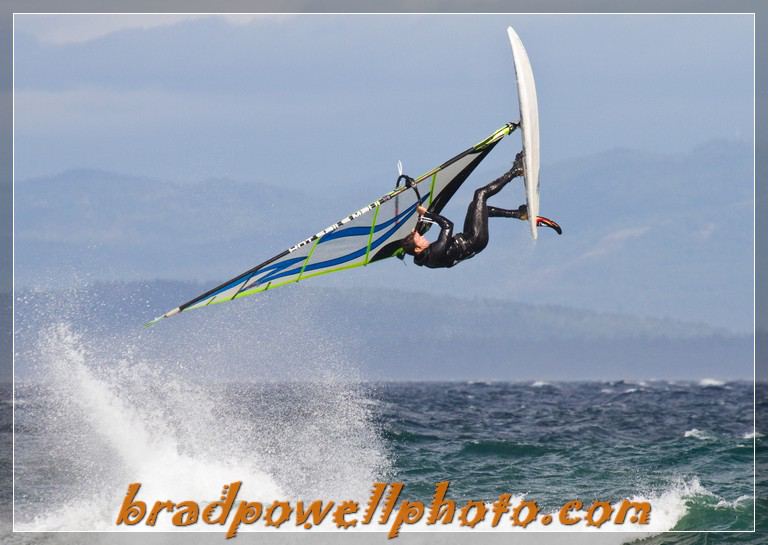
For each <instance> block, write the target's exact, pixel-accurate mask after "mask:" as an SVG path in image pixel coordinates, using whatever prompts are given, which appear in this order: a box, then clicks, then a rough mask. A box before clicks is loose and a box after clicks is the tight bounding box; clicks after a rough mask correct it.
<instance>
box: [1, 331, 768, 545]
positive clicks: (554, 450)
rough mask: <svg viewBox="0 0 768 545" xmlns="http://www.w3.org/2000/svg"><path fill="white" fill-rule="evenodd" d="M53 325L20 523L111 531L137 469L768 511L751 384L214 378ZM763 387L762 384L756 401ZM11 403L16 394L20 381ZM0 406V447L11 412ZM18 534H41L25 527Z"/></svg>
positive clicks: (164, 491) (671, 509)
mask: <svg viewBox="0 0 768 545" xmlns="http://www.w3.org/2000/svg"><path fill="white" fill-rule="evenodd" d="M53 337H55V338H53V339H51V345H50V347H51V352H50V353H49V360H48V362H47V363H46V365H47V367H46V373H44V374H43V376H47V378H48V379H50V380H48V381H20V382H18V383H17V384H16V392H15V407H14V409H15V445H14V446H15V449H14V456H15V481H14V492H15V504H14V505H13V515H14V518H15V529H16V530H21V531H26V532H45V531H62V530H65V531H90V530H98V531H111V530H114V529H115V524H114V523H115V516H116V513H117V511H118V509H119V507H120V504H121V502H122V499H123V496H124V495H125V493H126V488H127V485H128V484H129V483H132V482H141V483H142V490H141V497H142V498H144V499H146V500H148V501H154V500H166V499H171V500H174V501H181V500H190V499H195V500H198V501H203V502H204V501H212V500H215V499H218V496H219V494H220V492H221V488H222V485H224V484H227V483H230V482H233V481H242V483H243V485H242V489H241V491H240V496H239V498H240V499H248V500H250V501H273V500H275V499H279V498H293V499H305V500H314V499H328V500H342V499H344V500H346V499H353V500H357V501H360V502H365V500H366V498H368V497H369V495H370V492H371V487H372V484H373V483H374V482H379V481H381V482H387V483H394V482H402V483H403V484H404V488H403V492H402V494H401V499H407V500H409V501H421V502H424V503H426V504H428V503H429V502H430V501H431V500H432V497H433V495H434V494H435V485H436V483H438V482H443V481H448V482H449V483H450V485H449V491H448V495H447V496H448V497H449V498H451V499H453V500H455V501H456V502H457V504H459V505H462V504H463V503H465V502H467V501H470V500H477V501H482V502H486V504H489V503H490V502H493V501H494V500H495V499H496V498H498V496H499V495H500V494H502V493H508V494H510V495H511V496H512V497H513V498H517V499H522V498H527V499H532V500H535V501H536V503H537V505H538V506H539V507H540V508H541V512H542V513H552V514H554V515H555V516H556V513H557V511H558V509H559V508H560V507H561V506H562V505H563V504H565V503H566V502H568V501H570V500H574V499H579V500H581V501H583V503H584V505H585V506H586V505H589V504H590V503H591V502H593V501H608V502H610V503H615V502H618V501H620V500H622V499H624V498H632V499H633V500H635V501H647V502H649V503H650V505H651V516H650V524H649V525H648V526H647V532H648V533H649V534H657V535H656V536H655V537H647V536H644V537H642V538H639V537H638V536H635V535H632V534H627V535H623V536H621V535H619V536H618V537H615V540H614V541H613V542H616V543H630V542H635V541H637V542H640V543H685V544H687V543H754V544H758V543H762V541H761V540H760V536H758V535H756V534H753V533H744V534H731V533H717V534H692V533H672V534H669V533H667V534H662V533H661V532H666V531H704V530H706V531H729V532H733V531H750V530H752V529H753V526H754V523H755V520H754V514H755V512H757V517H758V524H759V525H760V524H764V523H765V522H766V513H767V510H766V503H765V500H760V502H759V503H758V504H757V505H756V504H755V500H754V459H755V458H754V457H755V455H757V456H758V458H760V459H762V457H764V455H765V450H766V443H765V437H764V436H763V435H761V434H760V433H755V430H754V428H753V417H754V411H753V386H752V384H751V383H747V382H724V381H716V380H699V381H632V382H631V381H603V382H596V381H591V382H578V381H573V382H541V381H539V382H531V381H526V382H485V381H478V382H471V381H470V382H441V381H439V377H435V380H434V381H424V382H380V383H370V382H364V381H354V380H345V377H346V375H344V376H340V375H339V374H338V373H333V372H328V373H327V374H325V375H323V374H320V375H313V376H312V379H313V380H311V381H306V380H302V377H301V376H297V377H295V378H296V380H292V381H285V380H281V381H274V382H270V381H263V382H258V383H254V382H249V381H248V379H247V377H243V380H242V381H241V382H238V383H232V382H227V383H210V382H201V381H196V380H193V379H191V378H185V377H186V373H185V371H184V367H183V364H182V363H179V364H178V366H177V367H175V368H162V367H158V366H153V365H152V364H151V362H147V361H144V360H141V361H133V360H131V359H130V358H128V357H125V358H123V359H120V360H116V361H112V362H110V363H109V364H105V363H104V362H103V361H101V360H96V359H91V358H92V354H91V352H90V351H89V349H88V346H87V344H86V343H85V342H84V341H83V339H82V338H81V337H80V336H78V335H76V334H74V333H73V332H72V331H70V330H68V329H66V328H60V329H59V330H58V333H57V334H55V335H53ZM468 364H469V362H468ZM563 365H564V366H565V367H567V362H563ZM767 399H768V396H766V386H765V385H764V384H759V385H758V389H757V400H758V405H757V410H758V411H760V412H761V414H762V413H763V412H765V411H766V409H768V402H767V401H766V400H767ZM2 403H3V406H4V408H6V409H8V408H10V407H11V389H10V385H6V386H5V387H4V388H3V389H2ZM2 418H3V420H2V422H1V423H0V430H1V431H2V440H3V446H4V450H5V451H6V452H7V451H8V450H9V447H10V442H11V437H12V434H11V431H12V429H13V427H12V425H11V421H10V420H9V419H10V411H8V410H4V411H2ZM4 463H5V464H6V465H5V466H4V469H8V466H7V461H6V460H4ZM3 474H4V475H6V471H4V472H3ZM761 484H762V485H765V484H768V483H765V482H762V483H761ZM6 490H7V489H6V487H3V495H2V497H1V501H2V503H3V510H4V511H7V510H9V509H10V508H11V506H10V502H11V497H10V494H9V493H6ZM160 527H162V525H161V524H158V528H160ZM137 528H138V529H140V530H144V531H146V530H148V529H149V530H151V528H147V527H146V526H143V525H141V527H138V526H137ZM603 528H604V529H608V526H604V527H603ZM166 529H167V526H166ZM540 529H543V528H540ZM576 529H577V530H581V529H583V528H581V527H579V528H576ZM214 530H218V527H216V528H214ZM411 530H413V531H418V530H419V527H418V525H414V527H413V528H412V529H410V528H408V527H407V526H406V527H405V528H404V529H403V530H402V533H403V535H405V534H408V533H409V531H411ZM644 530H645V529H644ZM207 531H210V529H207ZM245 531H248V529H245V530H244V532H245ZM529 531H530V529H529ZM222 534H223V530H222ZM25 535H28V536H33V535H38V534H18V536H19V537H18V539H20V540H21V541H19V542H23V543H26V542H27V541H24V540H23V539H24V536H25ZM59 535H71V534H59ZM91 535H95V534H91ZM222 539H223V535H222ZM638 539H639V541H638ZM540 542H542V543H546V541H543V540H542V541H540Z"/></svg>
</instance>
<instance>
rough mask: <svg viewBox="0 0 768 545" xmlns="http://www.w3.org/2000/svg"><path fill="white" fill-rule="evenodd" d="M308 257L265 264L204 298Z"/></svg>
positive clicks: (214, 295)
mask: <svg viewBox="0 0 768 545" xmlns="http://www.w3.org/2000/svg"><path fill="white" fill-rule="evenodd" d="M306 258H307V257H306V256H302V257H294V258H291V259H286V260H285V261H280V262H278V263H273V264H271V265H267V266H265V267H263V268H261V269H259V270H257V271H253V272H252V273H251V274H250V275H248V277H247V279H246V277H242V278H238V279H237V280H234V281H232V282H230V283H229V284H227V285H226V286H222V287H221V289H219V290H217V291H216V292H215V293H212V294H210V295H209V296H208V297H206V298H205V299H204V300H208V299H210V298H211V297H216V296H218V295H220V294H222V293H224V292H225V291H227V290H230V289H232V288H234V287H235V286H239V285H240V284H242V283H243V282H247V281H248V280H250V279H251V278H253V277H254V276H256V275H257V274H262V273H265V272H267V271H273V273H272V274H274V273H275V272H278V271H281V270H282V269H285V268H286V267H289V266H291V265H294V264H296V263H298V262H300V261H304V260H305V259H306ZM201 302H202V301H198V302H197V303H195V304H199V303H201Z"/></svg>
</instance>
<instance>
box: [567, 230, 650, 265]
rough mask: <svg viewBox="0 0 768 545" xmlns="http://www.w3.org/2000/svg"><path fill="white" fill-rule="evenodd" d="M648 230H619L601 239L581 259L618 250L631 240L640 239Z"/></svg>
mask: <svg viewBox="0 0 768 545" xmlns="http://www.w3.org/2000/svg"><path fill="white" fill-rule="evenodd" d="M649 230H650V226H645V227H632V228H629V229H620V230H618V231H614V232H613V233H610V234H608V235H606V236H604V237H603V238H601V239H600V240H599V241H598V242H597V244H596V245H595V247H594V248H592V249H591V250H590V251H588V252H586V253H585V254H584V255H582V258H583V259H587V258H591V257H599V256H603V255H606V254H610V253H612V252H615V251H618V250H620V249H621V248H622V247H623V246H624V244H625V243H626V242H627V241H629V240H632V239H636V238H640V237H642V236H643V235H645V233H647V232H648V231H649Z"/></svg>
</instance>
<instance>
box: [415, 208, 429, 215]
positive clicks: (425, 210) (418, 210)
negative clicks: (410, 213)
mask: <svg viewBox="0 0 768 545" xmlns="http://www.w3.org/2000/svg"><path fill="white" fill-rule="evenodd" d="M416 213H417V214H418V215H419V216H423V215H424V214H426V213H427V209H426V208H424V207H423V206H417V207H416Z"/></svg>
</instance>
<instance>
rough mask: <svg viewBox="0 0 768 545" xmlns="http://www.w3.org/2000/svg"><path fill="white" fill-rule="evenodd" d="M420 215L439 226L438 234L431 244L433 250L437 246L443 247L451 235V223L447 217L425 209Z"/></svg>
mask: <svg viewBox="0 0 768 545" xmlns="http://www.w3.org/2000/svg"><path fill="white" fill-rule="evenodd" d="M420 208H421V207H420ZM422 215H423V216H424V217H425V218H427V219H428V220H430V221H433V222H435V223H436V224H438V225H439V226H440V236H439V237H437V240H436V241H435V242H433V243H432V244H431V246H432V247H433V251H435V250H437V249H438V248H443V247H444V246H445V245H446V244H447V243H448V241H449V240H450V239H451V237H452V236H453V223H452V222H451V220H449V219H448V218H445V217H443V216H441V215H440V214H435V213H434V212H429V211H427V210H425V211H424V213H423V214H422Z"/></svg>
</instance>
